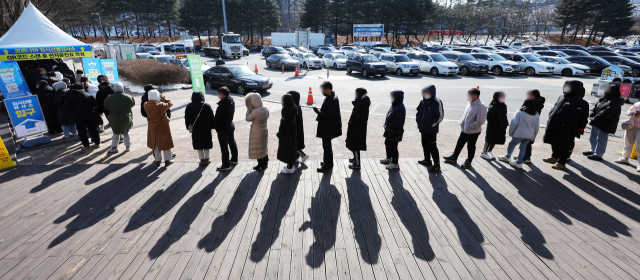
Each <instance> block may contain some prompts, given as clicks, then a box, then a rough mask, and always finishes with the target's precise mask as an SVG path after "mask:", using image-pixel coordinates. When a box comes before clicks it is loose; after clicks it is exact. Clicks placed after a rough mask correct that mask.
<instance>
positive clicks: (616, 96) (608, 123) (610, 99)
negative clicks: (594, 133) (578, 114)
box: [589, 86, 622, 133]
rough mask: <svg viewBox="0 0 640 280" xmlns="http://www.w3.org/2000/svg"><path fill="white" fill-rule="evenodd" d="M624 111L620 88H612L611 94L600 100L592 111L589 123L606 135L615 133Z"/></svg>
mask: <svg viewBox="0 0 640 280" xmlns="http://www.w3.org/2000/svg"><path fill="white" fill-rule="evenodd" d="M621 111H622V99H620V88H619V87H618V86H612V87H611V94H610V95H605V96H604V97H602V98H600V100H598V102H597V103H596V104H595V105H594V106H593V108H592V109H591V114H590V115H589V121H590V124H591V126H593V127H597V128H599V129H600V130H602V131H604V132H606V133H615V132H616V129H617V128H618V121H620V112H621Z"/></svg>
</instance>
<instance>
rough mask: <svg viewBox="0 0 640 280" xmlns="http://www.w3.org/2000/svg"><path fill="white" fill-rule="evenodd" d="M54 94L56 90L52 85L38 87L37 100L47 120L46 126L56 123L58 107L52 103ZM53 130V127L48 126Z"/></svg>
mask: <svg viewBox="0 0 640 280" xmlns="http://www.w3.org/2000/svg"><path fill="white" fill-rule="evenodd" d="M55 96H56V91H55V90H53V87H51V86H46V87H43V88H40V89H38V101H40V108H42V114H43V115H44V118H45V120H46V121H47V125H48V126H55V125H58V107H57V106H56V104H54V103H53V101H54V99H55ZM49 129H50V130H53V129H54V128H53V127H49Z"/></svg>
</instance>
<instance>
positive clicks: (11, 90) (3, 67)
mask: <svg viewBox="0 0 640 280" xmlns="http://www.w3.org/2000/svg"><path fill="white" fill-rule="evenodd" d="M0 91H2V95H3V96H4V98H6V99H11V98H17V97H23V96H29V95H31V91H30V90H29V87H28V86H27V83H26V82H25V79H24V76H22V71H20V66H18V63H17V62H15V61H7V62H4V63H1V64H0Z"/></svg>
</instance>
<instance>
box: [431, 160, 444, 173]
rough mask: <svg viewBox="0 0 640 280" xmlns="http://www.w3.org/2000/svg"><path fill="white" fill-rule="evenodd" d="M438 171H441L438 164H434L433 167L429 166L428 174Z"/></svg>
mask: <svg viewBox="0 0 640 280" xmlns="http://www.w3.org/2000/svg"><path fill="white" fill-rule="evenodd" d="M440 170H442V169H441V168H440V163H439V162H436V163H435V164H434V165H433V166H431V167H430V168H429V172H431V173H437V172H440Z"/></svg>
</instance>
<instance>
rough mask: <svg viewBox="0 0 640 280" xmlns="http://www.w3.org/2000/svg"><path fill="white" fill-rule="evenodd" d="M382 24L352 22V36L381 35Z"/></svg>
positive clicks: (382, 32) (382, 31) (382, 33)
mask: <svg viewBox="0 0 640 280" xmlns="http://www.w3.org/2000/svg"><path fill="white" fill-rule="evenodd" d="M383 35H384V24H354V25H353V37H369V36H383Z"/></svg>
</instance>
